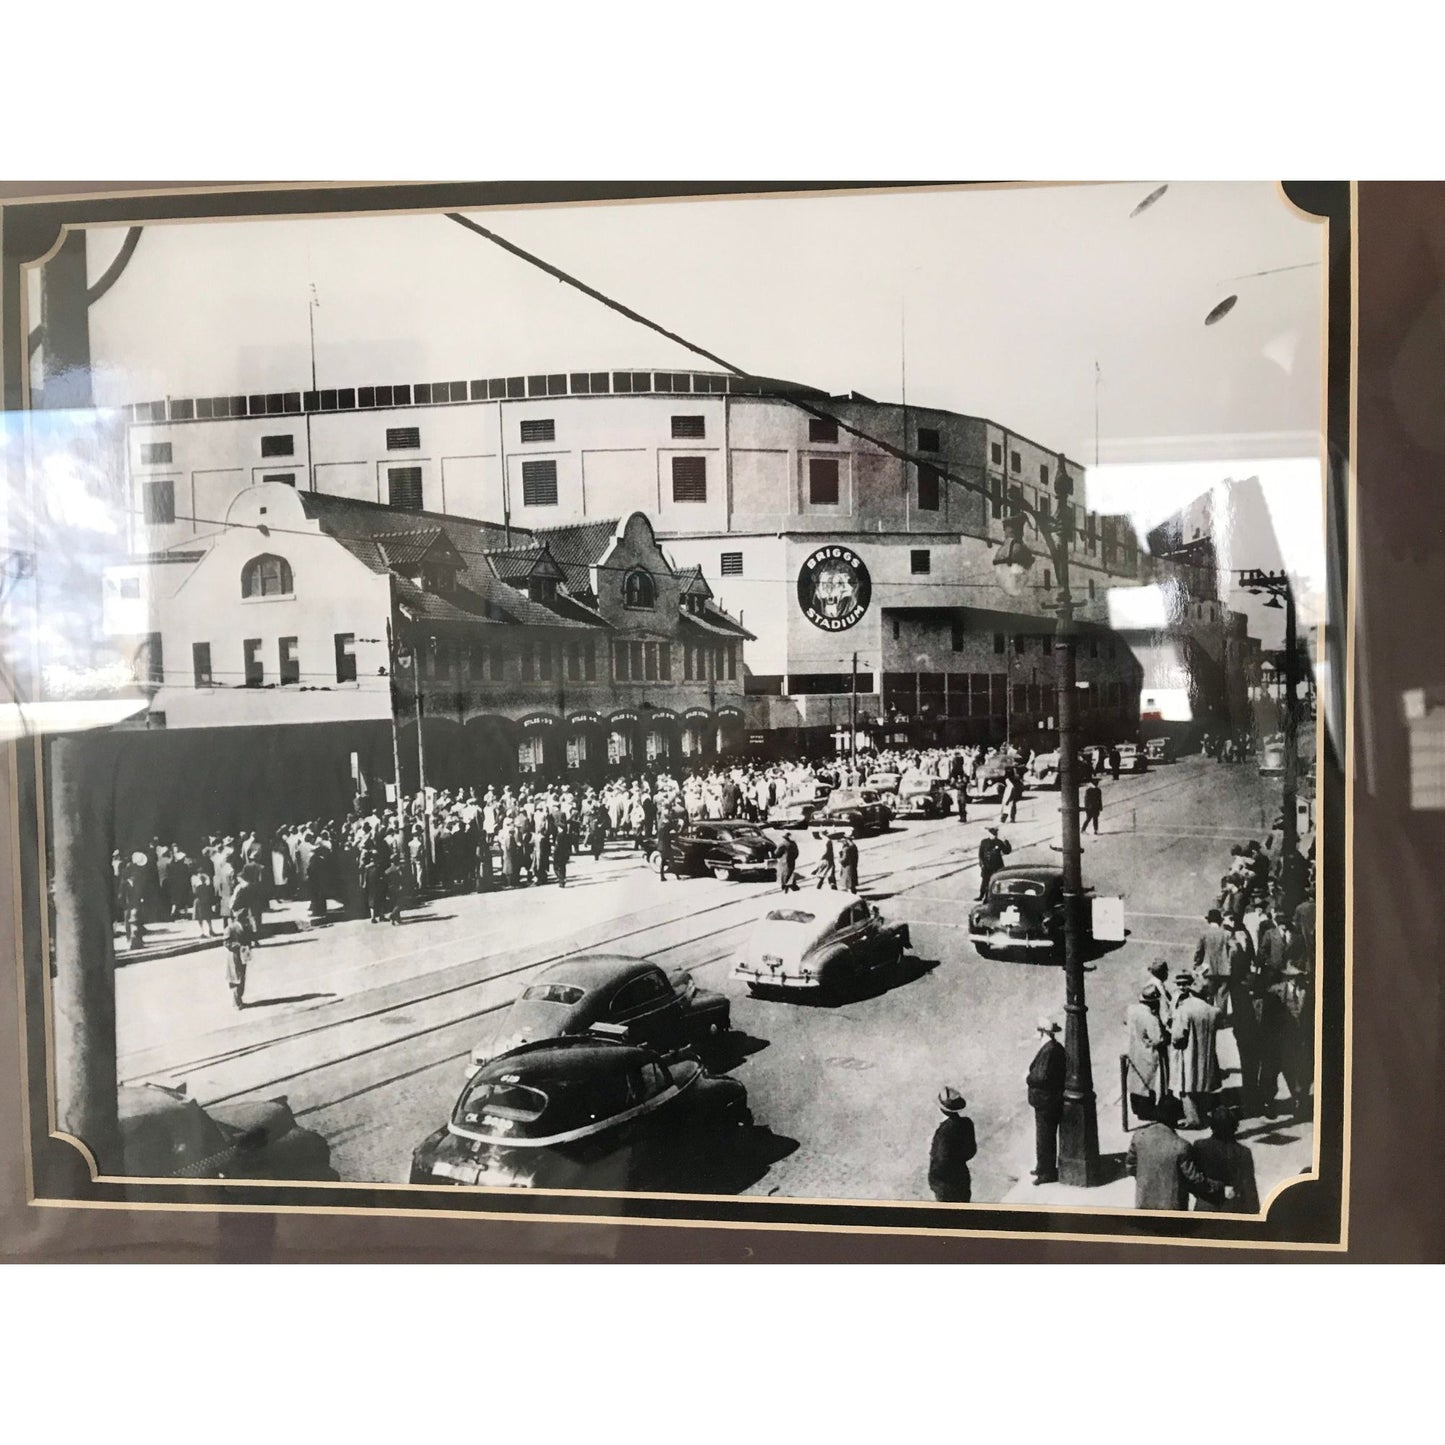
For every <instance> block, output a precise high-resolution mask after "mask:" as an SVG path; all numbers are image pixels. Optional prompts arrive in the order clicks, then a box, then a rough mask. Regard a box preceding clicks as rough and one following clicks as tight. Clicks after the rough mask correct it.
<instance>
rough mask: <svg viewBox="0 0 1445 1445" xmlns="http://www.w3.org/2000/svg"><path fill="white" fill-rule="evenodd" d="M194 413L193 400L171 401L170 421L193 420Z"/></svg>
mask: <svg viewBox="0 0 1445 1445" xmlns="http://www.w3.org/2000/svg"><path fill="white" fill-rule="evenodd" d="M195 415H196V404H195V402H193V401H173V402H172V403H171V420H172V421H194V420H195Z"/></svg>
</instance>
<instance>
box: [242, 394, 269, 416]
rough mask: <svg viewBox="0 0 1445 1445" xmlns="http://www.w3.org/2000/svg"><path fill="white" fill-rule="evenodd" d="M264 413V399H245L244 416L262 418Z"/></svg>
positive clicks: (255, 397) (256, 397)
mask: <svg viewBox="0 0 1445 1445" xmlns="http://www.w3.org/2000/svg"><path fill="white" fill-rule="evenodd" d="M265 413H266V398H265V397H264V396H248V397H247V398H246V414H247V415H248V416H264V415H265Z"/></svg>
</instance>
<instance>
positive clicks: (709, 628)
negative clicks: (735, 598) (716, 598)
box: [681, 602, 757, 642]
mask: <svg viewBox="0 0 1445 1445" xmlns="http://www.w3.org/2000/svg"><path fill="white" fill-rule="evenodd" d="M681 620H682V622H683V625H684V626H687V627H694V628H696V629H697V630H698V631H699V632H705V633H707V634H708V635H709V636H710V637H726V638H729V639H735V640H740V641H744V642H756V641H757V635H756V634H755V633H752V632H749V631H748V630H747V628H746V627H744V626H743V625H742V623H741V622H739V621H738V620H737V618H736V617H730V616H729V615H728V614H727V613H726V612H724V611H723V610H722V608H721V607H719V606H717V605H716V604H715V603H712V602H705V603H703V608H702V611H701V612H700V613H698V612H684V613H682V614H681Z"/></svg>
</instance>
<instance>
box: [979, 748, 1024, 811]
mask: <svg viewBox="0 0 1445 1445" xmlns="http://www.w3.org/2000/svg"><path fill="white" fill-rule="evenodd" d="M1018 765H1019V754H1018V753H1016V752H1015V751H1014V750H1013V749H1012V748H995V749H994V750H993V751H992V752H990V753H988V754H987V755H986V756H985V757H984V760H983V763H982V764H981V765H980V766H979V767H978V768H977V769H975V771H974V774H973V777H972V778H970V779H969V784H968V796H969V797H970V798H972V799H974V800H975V801H977V802H980V803H986V802H995V803H997V802H999V801H1001V800H1002V798H1003V790H1004V784H1005V782H1007V781H1008V775H1009V771H1010V770H1011V769H1013V768H1016V767H1018Z"/></svg>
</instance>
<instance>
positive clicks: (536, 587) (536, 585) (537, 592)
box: [527, 577, 557, 602]
mask: <svg viewBox="0 0 1445 1445" xmlns="http://www.w3.org/2000/svg"><path fill="white" fill-rule="evenodd" d="M527 596H528V597H530V598H531V599H532V601H533V602H555V601H556V600H557V579H556V578H555V577H530V578H528V579H527Z"/></svg>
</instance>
